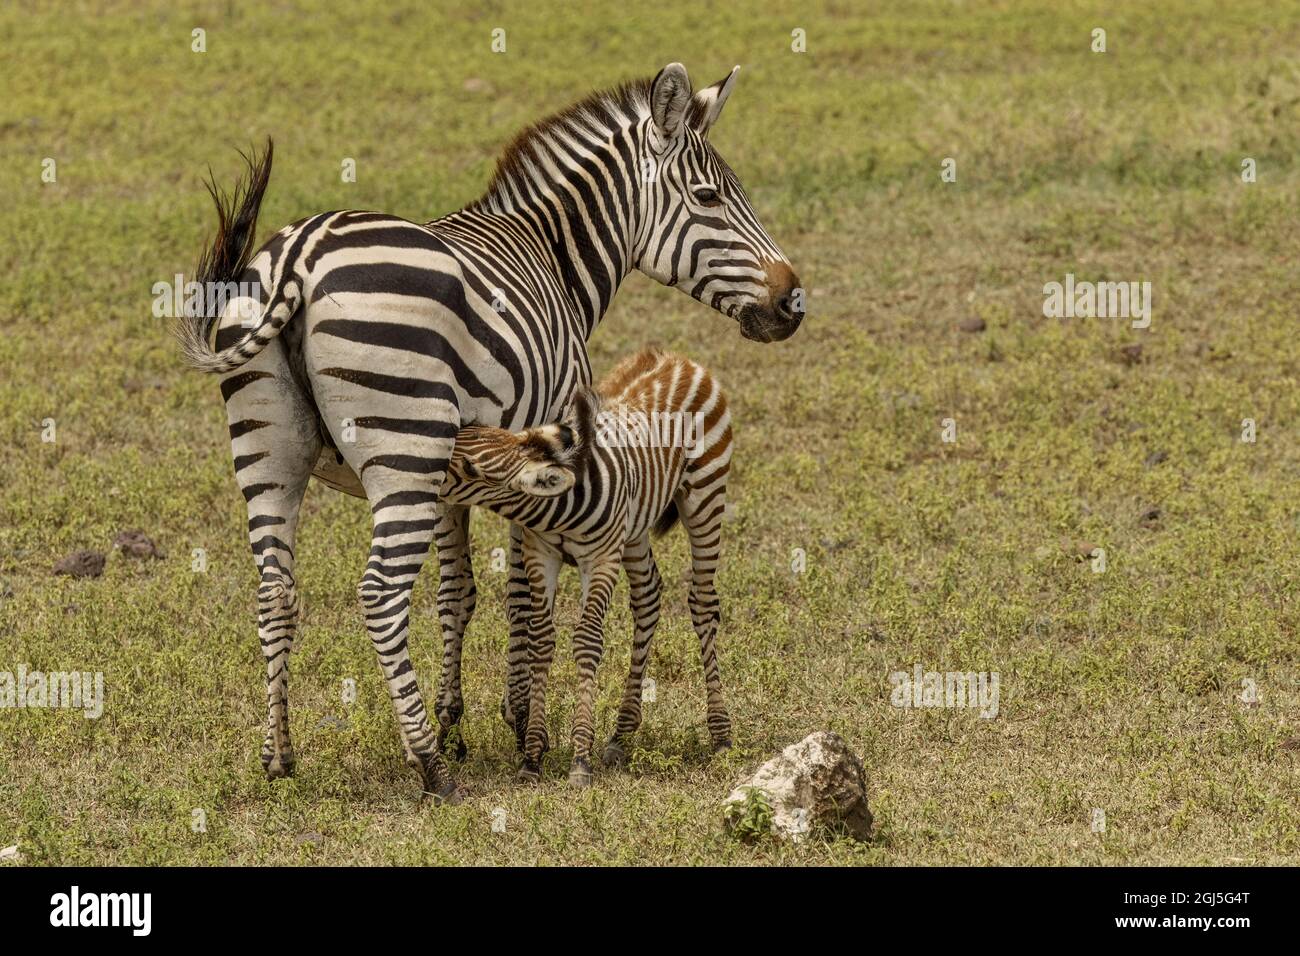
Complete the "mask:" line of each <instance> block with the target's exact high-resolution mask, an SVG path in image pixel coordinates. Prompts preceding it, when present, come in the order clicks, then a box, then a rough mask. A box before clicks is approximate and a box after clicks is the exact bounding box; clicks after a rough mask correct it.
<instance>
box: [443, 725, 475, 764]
mask: <svg viewBox="0 0 1300 956" xmlns="http://www.w3.org/2000/svg"><path fill="white" fill-rule="evenodd" d="M438 750H439V752H441V753H442V754H444V755H445V756H448V757H452V758H454V759H455V760H456V761H457V762H458V763H464V762H465V757H466V756H467V755H468V754H469V748H468V747H466V746H465V741H464V740H462V739H461V737H460V734H459V733H456V734H448V733H446V732H445V731H444V732H443V733H440V734H439V735H438Z"/></svg>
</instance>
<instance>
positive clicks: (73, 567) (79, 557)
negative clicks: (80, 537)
mask: <svg viewBox="0 0 1300 956" xmlns="http://www.w3.org/2000/svg"><path fill="white" fill-rule="evenodd" d="M53 573H54V574H70V575H71V576H72V577H74V578H97V577H99V576H100V575H101V574H103V573H104V555H103V554H101V553H100V552H98V551H73V552H72V553H71V554H70V555H68V556H67V557H66V558H64V559H63V560H61V561H59V562H58V563H57V564H55V565H54V570H53Z"/></svg>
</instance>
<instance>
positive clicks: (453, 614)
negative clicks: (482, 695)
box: [434, 505, 478, 760]
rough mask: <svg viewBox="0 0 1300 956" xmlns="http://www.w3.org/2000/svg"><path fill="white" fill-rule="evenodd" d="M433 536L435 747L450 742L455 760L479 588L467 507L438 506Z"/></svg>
mask: <svg viewBox="0 0 1300 956" xmlns="http://www.w3.org/2000/svg"><path fill="white" fill-rule="evenodd" d="M439 512H440V513H439V518H438V526H437V528H436V529H435V532H434V534H435V536H436V538H437V543H438V570H439V582H438V617H439V620H440V621H441V624H442V677H441V680H440V681H439V689H438V749H439V750H440V751H441V752H442V753H447V750H448V746H449V745H450V744H451V743H453V742H454V745H455V755H456V759H457V760H464V759H465V755H466V754H467V752H468V750H467V748H466V746H465V739H464V736H463V734H462V732H461V729H460V726H459V725H460V718H461V716H462V715H463V714H464V712H465V701H464V697H463V696H462V691H461V672H460V665H461V651H462V649H463V647H464V642H465V628H466V627H467V626H468V625H469V621H470V618H471V617H472V616H473V615H474V607H475V604H476V603H477V600H478V592H477V589H476V588H475V586H474V568H473V565H472V563H471V560H470V550H469V515H470V509H469V508H463V507H457V506H453V505H443V506H440V508H439Z"/></svg>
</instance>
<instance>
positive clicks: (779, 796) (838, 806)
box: [725, 731, 871, 842]
mask: <svg viewBox="0 0 1300 956" xmlns="http://www.w3.org/2000/svg"><path fill="white" fill-rule="evenodd" d="M753 791H758V792H759V793H760V794H761V796H762V798H763V802H764V803H765V804H766V805H767V806H769V807H770V808H771V811H772V813H771V832H772V834H773V835H774V836H776V837H778V838H779V839H783V840H792V841H796V842H797V841H799V840H801V839H802V838H803V837H804V836H805V835H806V834H807V833H809V832H810V831H811V829H812V828H813V827H822V828H826V829H829V830H833V831H841V830H842V831H846V832H848V833H849V834H851V835H852V836H853V837H854V838H855V839H858V840H867V839H870V837H871V811H870V810H869V809H868V808H867V780H866V774H865V773H864V772H863V769H862V761H861V760H859V759H858V757H857V755H856V754H854V753H853V751H852V750H850V749H849V746H848V744H847V743H845V742H844V739H843V738H842V737H840V736H839V735H838V734H833V733H830V732H828V731H818V732H816V733H812V734H809V735H808V736H807V737H805V738H804V739H803V740H801V741H799V743H797V744H791V745H790V746H789V747H786V748H785V749H784V750H783V751H781V753H780V754H778V755H777V756H775V757H773V758H772V759H771V760H769V761H768V762H767V763H765V764H763V765H762V766H761V767H759V768H758V770H757V771H756V772H755V773H754V774H753V775H752V776H750V777H747V778H746V779H744V780H742V781H740V782H739V783H738V784H737V785H736V787H735V788H734V789H733V790H732V792H731V793H730V795H728V797H727V799H726V801H725V806H726V807H728V808H732V807H734V808H735V809H734V810H729V811H728V812H727V813H726V814H725V819H726V820H727V826H728V827H729V828H730V827H734V826H735V823H736V812H737V811H739V810H740V809H741V808H742V807H745V806H746V803H747V802H748V801H752V798H751V796H750V794H751V792H753Z"/></svg>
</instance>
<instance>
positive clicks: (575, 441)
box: [560, 385, 600, 463]
mask: <svg viewBox="0 0 1300 956" xmlns="http://www.w3.org/2000/svg"><path fill="white" fill-rule="evenodd" d="M599 412H600V395H599V394H597V392H596V390H595V389H594V388H592V387H591V386H590V385H587V386H583V387H581V388H579V389H578V390H577V391H575V392H574V393H573V397H572V398H570V399H569V404H568V406H567V407H566V408H565V409H564V414H563V415H561V416H560V424H561V425H563V426H565V427H567V429H568V433H569V436H570V439H571V441H570V446H569V455H568V460H569V461H570V462H574V463H576V462H578V461H580V460H581V459H582V458H584V457H585V456H586V454H587V452H588V450H589V449H590V448H591V446H592V445H593V444H595V441H596V415H597V414H598V413H599Z"/></svg>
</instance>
